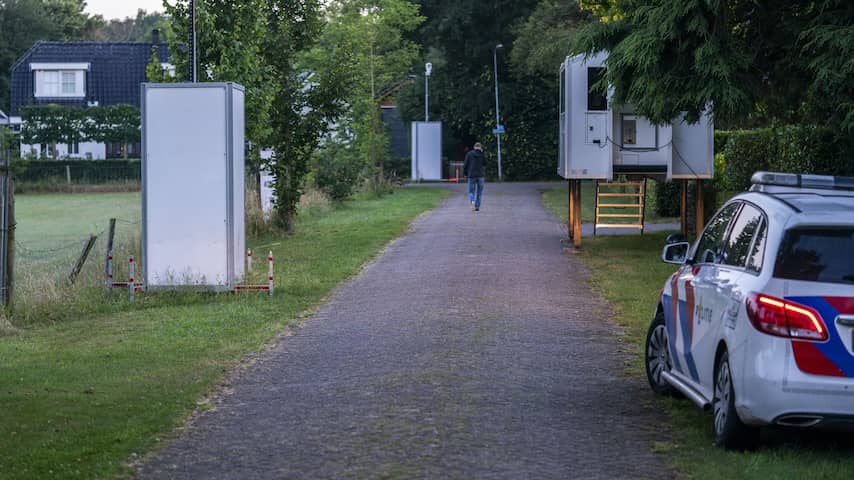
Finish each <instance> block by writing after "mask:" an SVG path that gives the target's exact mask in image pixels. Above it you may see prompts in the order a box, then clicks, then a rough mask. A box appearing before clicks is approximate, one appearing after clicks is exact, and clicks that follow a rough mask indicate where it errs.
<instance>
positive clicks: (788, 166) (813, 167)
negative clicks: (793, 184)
mask: <svg viewBox="0 0 854 480" xmlns="http://www.w3.org/2000/svg"><path fill="white" fill-rule="evenodd" d="M726 137H727V142H726V146H725V147H724V149H723V158H722V159H720V160H719V159H718V158H715V177H716V180H717V183H718V188H722V189H724V190H727V191H731V192H739V191H743V190H746V189H747V188H749V187H750V177H751V176H752V175H753V173H754V172H756V171H759V170H770V171H774V172H783V173H811V174H817V175H846V176H854V163H852V161H851V158H852V156H854V141H852V140H850V139H849V138H847V137H845V136H841V135H839V133H838V132H837V131H835V130H832V129H829V128H826V127H818V126H813V125H796V126H787V127H782V128H777V129H758V130H746V131H737V132H736V131H734V132H728V133H727V134H726ZM717 138H718V137H717V134H716V141H717ZM716 157H717V156H716Z"/></svg>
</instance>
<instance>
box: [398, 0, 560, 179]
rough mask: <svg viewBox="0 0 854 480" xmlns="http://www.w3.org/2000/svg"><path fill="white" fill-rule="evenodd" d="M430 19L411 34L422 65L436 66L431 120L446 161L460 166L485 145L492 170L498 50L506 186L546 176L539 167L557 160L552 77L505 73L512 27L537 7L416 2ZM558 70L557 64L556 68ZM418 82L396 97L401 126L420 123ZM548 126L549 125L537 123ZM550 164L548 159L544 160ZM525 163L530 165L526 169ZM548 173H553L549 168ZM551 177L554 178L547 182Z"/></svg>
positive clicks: (507, 2) (504, 1) (507, 0)
mask: <svg viewBox="0 0 854 480" xmlns="http://www.w3.org/2000/svg"><path fill="white" fill-rule="evenodd" d="M417 3H418V4H420V5H421V12H420V13H421V15H424V16H425V17H426V18H427V20H426V21H425V22H424V23H423V24H422V25H421V27H420V28H419V30H418V32H417V33H416V34H415V35H414V36H415V37H416V39H417V41H418V42H419V43H420V44H421V46H422V50H423V51H424V52H425V54H424V58H423V61H424V62H432V63H433V74H432V76H431V78H430V119H431V120H440V121H442V127H443V137H444V138H443V146H444V152H443V156H445V157H447V159H448V160H450V161H454V160H456V161H462V160H463V157H464V155H465V152H466V150H465V149H466V147H468V148H471V146H472V145H473V144H474V142H475V141H480V142H482V143H484V149H485V153H486V154H487V157H488V162H487V167H488V169H489V170H488V174H489V175H494V174H495V173H497V166H496V164H495V161H496V155H495V138H494V137H493V136H491V134H490V132H491V131H492V129H493V128H495V90H494V89H495V84H494V81H495V79H494V76H493V53H494V51H495V46H496V45H497V44H499V43H502V44H503V45H504V48H503V49H500V50H498V55H497V58H498V70H499V75H498V76H499V80H500V85H499V88H500V108H499V110H500V112H501V122H502V123H503V124H505V125H506V127H507V134H506V135H504V136H502V138H501V140H502V169H503V173H504V175H505V178H506V179H515V178H532V176H533V175H535V173H530V172H542V171H546V170H548V169H544V168H543V167H540V166H539V164H542V165H545V164H546V163H548V162H551V163H554V162H555V161H556V159H557V149H556V148H554V147H553V145H554V142H553V140H554V141H556V137H557V124H556V121H557V100H556V98H557V87H556V86H550V85H549V84H552V85H553V84H554V82H555V81H556V78H557V74H556V73H555V74H554V75H550V76H545V77H544V76H540V75H528V74H527V73H525V72H524V69H522V71H521V73H517V72H516V71H514V69H512V68H510V62H508V61H507V60H508V58H510V57H512V55H513V49H514V48H515V47H514V40H515V38H516V36H517V30H518V28H517V27H520V26H521V25H522V24H523V23H524V22H525V20H526V19H527V18H528V17H529V16H530V14H531V12H533V11H534V9H535V8H536V6H537V3H538V2H536V1H533V0H526V1H511V0H499V1H486V0H477V1H468V2H459V1H452V0H439V1H433V0H430V1H428V0H419V1H418V2H417ZM555 68H557V65H555ZM418 73H419V75H418V78H417V80H416V81H415V82H414V83H413V84H411V85H410V86H408V87H406V88H405V89H404V90H403V91H402V92H401V95H400V96H399V105H400V107H401V116H402V118H403V119H404V121H413V120H423V118H424V83H423V82H424V79H423V73H422V71H421V70H420V69H419V71H418ZM541 119H548V122H549V123H548V124H542V123H540V121H541ZM546 159H548V160H546ZM529 163H530V165H529ZM551 170H552V171H553V170H554V168H551ZM547 178H551V177H547Z"/></svg>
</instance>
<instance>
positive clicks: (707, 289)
mask: <svg viewBox="0 0 854 480" xmlns="http://www.w3.org/2000/svg"><path fill="white" fill-rule="evenodd" d="M740 207H741V202H733V203H730V204H728V205H726V206H724V207H723V208H722V209H721V210H720V211H719V212H718V214H717V215H715V216H714V217H712V219H711V220H710V221H709V223H708V225H706V228H705V230H703V234H702V235H701V236H700V239H699V240H698V241H697V243H696V244H695V246H694V251H693V256H692V259H691V261H690V262H689V263H690V265H688V266H686V267H685V268H683V269H682V271H681V274H680V275H679V278H678V280H677V285H674V287H676V289H675V290H676V291H678V297H679V298H678V300H677V303H678V307H677V319H678V322H677V325H676V327H677V335H676V345H675V350H676V354H677V357H678V360H679V361H678V362H676V361H674V366H676V365H677V364H679V365H680V366H681V369H680V370H681V371H682V373H683V374H684V376H685V377H686V378H687V379H688V380H690V381H691V382H693V383H694V384H695V385H696V386H697V387H698V389H700V390H701V391H702V392H704V393H707V394H709V395H710V392H711V384H712V383H711V382H712V374H711V373H709V372H710V370H709V368H714V366H713V365H712V366H711V367H710V366H708V365H705V364H704V363H705V361H706V349H707V348H706V346H707V344H708V342H709V340H708V337H709V336H710V335H713V333H714V327H713V325H712V316H713V311H714V309H715V305H716V304H718V303H720V301H721V300H719V299H718V298H717V296H718V288H719V285H720V284H722V283H723V280H722V278H721V268H720V260H721V258H722V256H723V250H724V248H723V245H724V244H723V242H724V239H725V237H726V234H727V232H728V231H729V226H730V223H731V222H732V220H733V218H734V217H735V216H736V214H737V213H738V210H739V208H740ZM698 349H699V350H698Z"/></svg>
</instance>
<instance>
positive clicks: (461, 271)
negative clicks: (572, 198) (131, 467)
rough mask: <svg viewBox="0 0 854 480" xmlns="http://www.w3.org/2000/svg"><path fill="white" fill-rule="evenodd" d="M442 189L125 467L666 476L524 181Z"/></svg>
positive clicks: (640, 393)
mask: <svg viewBox="0 0 854 480" xmlns="http://www.w3.org/2000/svg"><path fill="white" fill-rule="evenodd" d="M451 188H453V189H454V190H456V191H458V192H459V193H460V194H455V195H453V196H452V197H451V198H450V199H449V200H447V201H446V202H445V203H444V204H443V205H442V206H441V207H440V208H439V209H437V210H436V211H434V212H432V213H430V214H428V215H426V216H424V217H422V218H421V219H419V220H418V221H417V222H415V224H414V225H413V227H412V229H411V232H410V233H409V234H408V235H406V236H405V237H403V238H402V239H400V240H398V241H396V242H394V243H393V244H392V245H391V246H390V247H389V248H388V249H387V250H386V252H385V253H384V254H383V255H382V256H381V257H380V258H379V259H378V260H377V261H376V262H374V263H373V264H371V265H370V266H369V267H368V268H367V269H366V270H365V271H364V272H363V273H362V274H361V275H359V276H358V277H357V278H355V279H354V280H353V281H351V282H350V283H348V284H347V285H345V286H344V287H342V288H341V289H340V290H339V291H338V292H337V293H336V294H335V295H334V297H333V298H332V299H331V300H330V301H329V303H327V304H326V305H324V306H323V307H322V308H321V309H320V311H319V312H318V314H317V315H315V316H314V317H312V318H310V319H308V321H307V322H306V325H305V326H304V327H302V328H300V329H298V330H297V331H296V332H295V334H294V335H293V336H290V337H287V338H284V339H283V340H282V341H281V343H280V344H279V345H277V346H276V347H274V348H273V350H272V352H270V353H269V354H268V355H267V356H266V358H265V360H263V361H262V362H260V363H259V364H257V365H255V366H253V367H252V368H251V369H250V371H248V372H247V373H246V374H244V375H242V376H241V377H240V378H239V379H238V380H237V381H236V382H235V384H234V385H233V393H232V394H230V395H227V396H225V397H224V398H223V399H222V400H221V402H220V404H219V405H217V408H216V409H215V410H213V411H211V412H207V413H205V414H203V415H201V417H200V418H198V419H196V421H195V422H194V423H193V426H192V428H190V429H189V430H188V431H187V432H186V433H185V434H184V435H183V436H182V437H181V438H179V439H178V440H176V441H174V442H172V443H171V444H170V445H168V446H167V447H165V448H164V449H163V450H162V451H161V452H159V454H158V455H156V456H155V457H153V458H151V459H149V460H148V461H147V463H145V464H144V465H142V466H141V467H140V469H139V476H140V477H142V478H182V479H199V478H223V479H247V478H253V479H255V478H294V479H302V478H305V479H324V478H334V479H339V478H359V479H361V478H423V479H446V478H459V479H469V478H502V479H505V478H506V479H546V478H555V479H567V478H584V479H588V478H603V479H604V478H608V479H610V478H672V477H673V474H672V472H670V471H669V470H668V469H667V468H666V467H665V466H664V460H665V459H664V458H662V457H661V456H660V455H658V454H654V453H651V445H652V442H653V441H655V440H661V441H665V440H667V439H668V436H667V432H666V431H665V429H663V428H662V427H661V425H663V424H666V422H665V421H664V419H663V418H662V415H661V414H660V413H657V412H655V411H654V409H653V408H651V407H648V406H645V405H648V404H649V403H650V402H651V393H650V392H649V390H648V388H646V386H645V384H644V383H643V381H642V380H641V379H637V378H627V377H625V376H623V375H621V371H622V365H623V362H624V360H625V359H626V356H625V354H621V353H619V348H620V347H619V343H618V340H617V337H618V335H619V334H620V331H619V329H617V328H616V327H615V326H614V324H613V323H612V322H611V321H610V320H609V319H608V308H607V305H606V304H605V303H604V302H603V301H602V300H601V299H599V298H597V297H596V296H595V295H594V294H592V293H591V290H590V288H589V287H588V285H587V283H586V280H585V279H586V276H587V274H586V272H585V270H584V268H583V267H582V265H581V264H580V263H579V261H578V259H576V258H573V257H572V256H567V255H565V254H562V253H561V248H560V243H559V240H560V238H561V236H562V232H563V226H561V225H559V224H558V223H557V220H556V219H555V218H554V217H553V216H552V215H551V214H550V213H548V212H547V211H546V210H545V209H544V208H543V207H542V206H541V205H540V201H539V194H538V192H537V189H536V186H535V185H530V184H527V185H525V184H502V185H496V184H488V185H487V187H486V191H485V197H484V204H483V209H482V211H480V212H478V213H473V212H470V211H469V208H468V201H467V200H468V199H467V198H466V196H464V195H462V192H463V191H464V187H463V186H462V185H459V186H453V187H451ZM342 248H346V245H342Z"/></svg>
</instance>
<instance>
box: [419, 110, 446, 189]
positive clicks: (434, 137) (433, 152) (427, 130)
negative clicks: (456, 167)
mask: <svg viewBox="0 0 854 480" xmlns="http://www.w3.org/2000/svg"><path fill="white" fill-rule="evenodd" d="M412 179H413V180H441V179H442V122H412Z"/></svg>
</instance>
